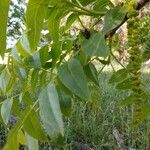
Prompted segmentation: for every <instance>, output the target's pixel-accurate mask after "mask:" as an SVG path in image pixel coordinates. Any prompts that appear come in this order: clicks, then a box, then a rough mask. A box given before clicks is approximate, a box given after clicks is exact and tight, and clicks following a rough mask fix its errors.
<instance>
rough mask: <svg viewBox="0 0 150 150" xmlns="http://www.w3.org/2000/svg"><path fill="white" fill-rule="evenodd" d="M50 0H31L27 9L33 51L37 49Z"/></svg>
mask: <svg viewBox="0 0 150 150" xmlns="http://www.w3.org/2000/svg"><path fill="white" fill-rule="evenodd" d="M48 3H49V0H29V2H28V6H27V11H26V23H27V30H28V33H27V34H28V40H29V43H30V48H31V51H32V52H33V51H35V50H36V48H37V45H38V43H39V40H40V33H41V30H42V27H43V22H44V18H45V16H46V13H47V9H48Z"/></svg>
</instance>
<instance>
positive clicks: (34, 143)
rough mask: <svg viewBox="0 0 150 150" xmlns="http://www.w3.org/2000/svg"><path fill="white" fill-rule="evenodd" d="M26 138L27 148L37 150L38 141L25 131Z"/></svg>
mask: <svg viewBox="0 0 150 150" xmlns="http://www.w3.org/2000/svg"><path fill="white" fill-rule="evenodd" d="M25 136H26V139H27V146H28V150H39V143H38V140H36V139H34V138H33V137H32V136H30V135H29V134H27V133H25Z"/></svg>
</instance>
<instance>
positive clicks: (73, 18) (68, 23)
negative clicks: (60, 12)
mask: <svg viewBox="0 0 150 150" xmlns="http://www.w3.org/2000/svg"><path fill="white" fill-rule="evenodd" d="M76 19H77V15H76V14H74V13H72V14H71V15H70V16H69V17H68V18H67V21H66V24H65V25H64V26H63V27H62V29H63V31H64V32H65V31H67V30H68V29H69V28H70V26H71V25H72V24H73V23H74V22H75V20H76Z"/></svg>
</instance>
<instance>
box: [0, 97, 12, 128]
mask: <svg viewBox="0 0 150 150" xmlns="http://www.w3.org/2000/svg"><path fill="white" fill-rule="evenodd" d="M12 104H13V99H9V98H8V99H7V100H5V101H4V102H3V104H2V107H1V116H2V119H3V121H4V123H5V124H6V125H7V124H8V121H9V118H10V115H11V109H12Z"/></svg>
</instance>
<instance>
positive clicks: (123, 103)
mask: <svg viewBox="0 0 150 150" xmlns="http://www.w3.org/2000/svg"><path fill="white" fill-rule="evenodd" d="M134 97H135V96H133V95H130V96H128V97H126V98H125V99H123V100H121V101H120V102H119V103H118V106H119V107H123V106H127V105H130V104H133V103H134Z"/></svg>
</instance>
